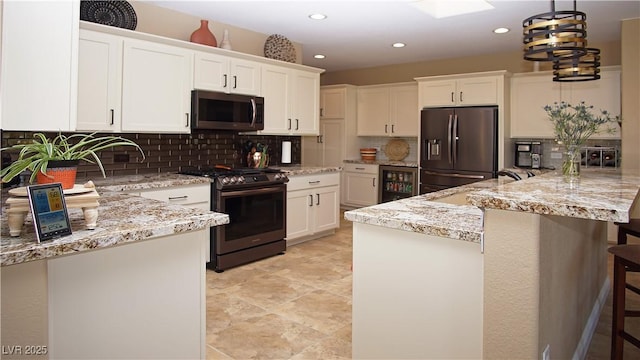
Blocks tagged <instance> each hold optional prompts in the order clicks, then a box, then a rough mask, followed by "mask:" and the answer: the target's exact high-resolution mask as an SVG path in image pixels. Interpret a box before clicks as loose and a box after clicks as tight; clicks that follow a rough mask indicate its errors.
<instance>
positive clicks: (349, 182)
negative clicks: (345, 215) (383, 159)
mask: <svg viewBox="0 0 640 360" xmlns="http://www.w3.org/2000/svg"><path fill="white" fill-rule="evenodd" d="M378 186H379V184H378V165H377V164H344V186H343V189H344V190H343V194H342V204H343V205H346V206H349V207H363V206H371V205H375V204H377V203H378Z"/></svg>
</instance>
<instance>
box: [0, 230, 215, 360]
mask: <svg viewBox="0 0 640 360" xmlns="http://www.w3.org/2000/svg"><path fill="white" fill-rule="evenodd" d="M208 233H209V229H203V230H198V231H192V232H187V233H181V234H175V235H170V236H164V237H159V238H154V239H150V240H146V241H139V242H135V243H130V244H124V245H119V246H114V247H109V248H104V249H99V250H93V251H87V252H80V253H76V254H73V255H70V256H61V257H55V258H51V259H46V260H37V261H31V262H26V263H23V264H17V265H11V266H8V267H3V268H2V270H1V271H2V273H1V276H2V335H3V337H2V346H3V349H4V348H9V347H10V346H12V345H14V346H15V345H24V344H27V343H29V344H31V345H41V346H45V347H46V349H47V355H48V357H49V358H52V359H53V358H60V359H91V358H96V357H100V358H109V359H133V358H149V359H150V358H156V359H158V358H180V359H185V358H189V359H197V358H200V359H204V358H205V357H206V351H205V344H206V324H205V323H206V320H205V319H206V317H205V314H206V279H205V263H206V260H207V257H208V252H207V250H208ZM16 355H17V354H16ZM18 356H20V355H18ZM4 358H5V356H3V359H4ZM9 358H11V357H10V356H9V357H7V359H9ZM17 358H19V357H17Z"/></svg>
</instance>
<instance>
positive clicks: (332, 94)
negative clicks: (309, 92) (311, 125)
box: [320, 88, 347, 119]
mask: <svg viewBox="0 0 640 360" xmlns="http://www.w3.org/2000/svg"><path fill="white" fill-rule="evenodd" d="M346 92H347V89H346V88H329V89H320V119H344V117H345V99H346Z"/></svg>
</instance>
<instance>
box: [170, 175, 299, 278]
mask: <svg viewBox="0 0 640 360" xmlns="http://www.w3.org/2000/svg"><path fill="white" fill-rule="evenodd" d="M181 173H182V174H187V175H196V176H207V177H211V178H212V179H213V182H212V184H211V210H212V211H216V212H221V213H225V214H228V215H229V218H230V222H229V224H227V225H223V226H216V227H212V228H211V258H210V261H209V262H208V263H207V267H209V268H211V269H213V270H215V271H216V272H222V271H224V270H225V269H228V268H231V267H234V266H238V265H242V264H246V263H249V262H252V261H255V260H259V259H262V258H266V257H269V256H272V255H276V254H281V253H283V252H284V251H285V250H286V247H287V245H286V240H284V238H285V237H286V236H287V223H286V220H287V185H286V183H287V182H288V181H289V179H288V178H287V176H286V175H285V174H284V173H283V172H281V171H280V170H276V169H253V168H242V169H229V168H226V169H221V168H215V169H186V170H184V171H182V172H181Z"/></svg>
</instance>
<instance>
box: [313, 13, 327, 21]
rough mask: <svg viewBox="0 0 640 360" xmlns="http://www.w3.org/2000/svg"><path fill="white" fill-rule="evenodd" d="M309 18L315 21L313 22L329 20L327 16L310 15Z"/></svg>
mask: <svg viewBox="0 0 640 360" xmlns="http://www.w3.org/2000/svg"><path fill="white" fill-rule="evenodd" d="M309 18H310V19H313V20H324V19H326V18H327V15H325V14H311V15H309Z"/></svg>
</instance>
